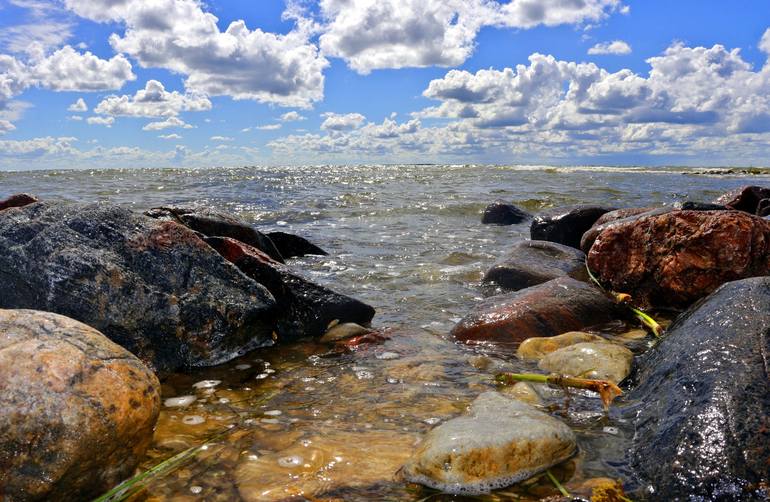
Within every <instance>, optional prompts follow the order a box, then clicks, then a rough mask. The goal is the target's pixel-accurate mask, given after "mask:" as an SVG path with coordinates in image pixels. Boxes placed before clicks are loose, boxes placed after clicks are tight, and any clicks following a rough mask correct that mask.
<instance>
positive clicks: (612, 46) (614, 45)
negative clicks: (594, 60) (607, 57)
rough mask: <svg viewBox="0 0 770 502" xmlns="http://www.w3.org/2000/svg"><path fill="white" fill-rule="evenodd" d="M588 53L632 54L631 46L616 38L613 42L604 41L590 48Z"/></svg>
mask: <svg viewBox="0 0 770 502" xmlns="http://www.w3.org/2000/svg"><path fill="white" fill-rule="evenodd" d="M588 54H591V55H594V54H614V55H624V54H631V46H630V45H628V44H627V43H626V42H624V41H623V40H614V41H612V42H602V43H598V44H596V45H594V46H593V47H591V48H590V49H588Z"/></svg>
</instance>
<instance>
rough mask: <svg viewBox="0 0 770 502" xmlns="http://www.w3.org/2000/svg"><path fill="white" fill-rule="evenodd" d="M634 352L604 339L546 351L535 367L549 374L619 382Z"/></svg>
mask: <svg viewBox="0 0 770 502" xmlns="http://www.w3.org/2000/svg"><path fill="white" fill-rule="evenodd" d="M633 361H634V354H633V353H632V352H631V351H630V350H628V349H627V348H625V347H623V346H622V345H617V344H614V343H609V342H606V341H602V342H583V343H576V344H573V345H569V346H567V347H563V348H561V349H558V350H555V351H553V352H551V353H550V354H546V356H545V357H543V358H542V359H541V360H540V362H539V363H538V367H539V368H540V369H541V370H543V371H547V372H549V373H557V374H559V375H567V376H573V377H580V378H590V379H596V380H609V381H610V382H613V383H620V382H621V381H623V380H624V379H625V378H626V377H627V376H628V374H629V373H631V363H633Z"/></svg>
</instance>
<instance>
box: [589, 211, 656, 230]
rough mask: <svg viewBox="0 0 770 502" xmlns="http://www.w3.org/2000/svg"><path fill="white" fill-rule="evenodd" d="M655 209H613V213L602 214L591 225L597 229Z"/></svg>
mask: <svg viewBox="0 0 770 502" xmlns="http://www.w3.org/2000/svg"><path fill="white" fill-rule="evenodd" d="M655 209H657V208H655V207H625V208H621V209H615V210H614V211H609V212H607V213H604V214H603V215H601V216H599V219H598V220H596V221H595V222H594V224H593V226H594V227H598V226H599V225H604V224H605V223H610V222H613V221H618V220H624V219H626V218H630V217H631V216H637V215H639V214H644V213H648V212H650V211H654V210H655Z"/></svg>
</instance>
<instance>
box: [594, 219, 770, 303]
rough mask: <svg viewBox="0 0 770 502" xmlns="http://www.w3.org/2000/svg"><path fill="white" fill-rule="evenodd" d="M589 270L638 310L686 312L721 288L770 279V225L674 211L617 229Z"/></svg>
mask: <svg viewBox="0 0 770 502" xmlns="http://www.w3.org/2000/svg"><path fill="white" fill-rule="evenodd" d="M588 265H589V266H590V267H591V270H592V271H593V272H594V273H596V275H597V277H598V278H599V279H600V280H601V281H602V283H603V284H604V285H605V286H607V287H608V288H609V289H611V290H613V291H618V292H623V293H628V294H630V295H631V296H632V297H633V299H634V302H635V303H636V304H637V305H640V306H644V307H648V306H658V307H686V306H687V305H689V304H690V303H692V302H693V301H695V300H697V299H699V298H701V297H703V296H706V295H708V294H709V293H711V292H712V291H714V290H715V289H716V288H718V287H719V286H720V285H722V284H724V283H725V282H728V281H732V280H736V279H741V278H745V277H753V276H759V275H767V274H768V273H770V224H768V222H767V221H765V220H763V219H761V218H758V217H756V216H751V215H748V214H746V213H742V212H739V211H672V212H669V213H666V214H661V215H654V216H645V217H642V218H640V219H638V220H636V221H630V222H628V223H623V224H615V225H612V226H610V227H609V228H607V229H606V230H604V231H603V232H602V233H601V234H600V235H599V237H598V238H597V239H596V242H595V243H594V245H593V247H591V251H590V252H589V253H588Z"/></svg>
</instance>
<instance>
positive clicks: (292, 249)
mask: <svg viewBox="0 0 770 502" xmlns="http://www.w3.org/2000/svg"><path fill="white" fill-rule="evenodd" d="M266 235H267V236H268V237H269V238H270V240H271V241H273V244H275V247H276V248H277V249H278V252H280V253H281V256H283V257H284V258H286V259H288V258H294V257H297V256H305V255H309V254H312V255H319V256H326V255H328V254H329V253H327V252H326V251H324V250H323V249H321V248H319V247H318V246H316V245H315V244H313V243H312V242H310V241H309V240H307V239H305V238H304V237H300V236H299V235H294V234H287V233H286V232H269V233H268V234H266Z"/></svg>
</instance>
